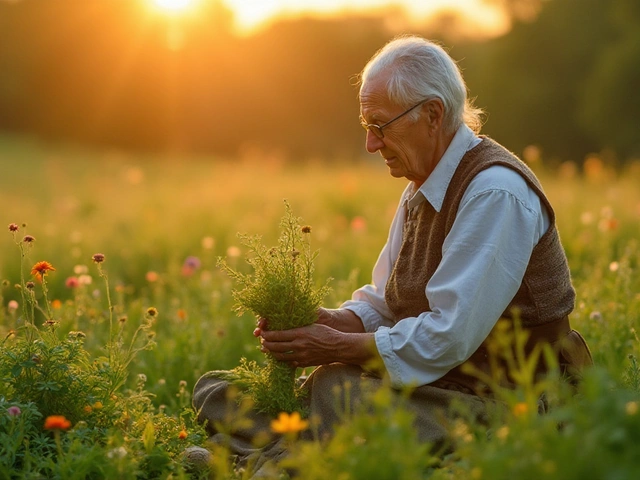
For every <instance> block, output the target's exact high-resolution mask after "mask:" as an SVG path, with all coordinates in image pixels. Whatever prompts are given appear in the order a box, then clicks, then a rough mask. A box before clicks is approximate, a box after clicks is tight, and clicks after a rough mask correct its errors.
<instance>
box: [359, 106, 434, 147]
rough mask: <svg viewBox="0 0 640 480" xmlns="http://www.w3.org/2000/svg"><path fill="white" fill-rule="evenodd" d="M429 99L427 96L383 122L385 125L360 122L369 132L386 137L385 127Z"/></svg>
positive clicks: (379, 136)
mask: <svg viewBox="0 0 640 480" xmlns="http://www.w3.org/2000/svg"><path fill="white" fill-rule="evenodd" d="M427 100H430V99H429V98H425V99H424V100H422V101H421V102H420V103H416V104H415V105H414V106H413V107H411V108H410V109H409V110H407V111H405V112H402V113H401V114H400V115H398V116H397V117H395V118H392V119H391V120H389V121H388V122H387V123H385V124H383V125H376V124H375V123H366V122H364V121H361V122H360V125H362V128H364V129H365V130H366V131H367V132H369V131H371V132H373V134H374V135H375V136H376V137H378V138H384V132H383V131H382V129H383V128H385V127H388V126H389V125H391V124H392V123H393V122H395V121H396V120H398V119H400V118H402V117H404V116H405V115H406V114H407V113H409V112H410V111H411V110H413V109H414V108H418V107H419V106H420V105H422V104H423V103H424V102H426V101H427Z"/></svg>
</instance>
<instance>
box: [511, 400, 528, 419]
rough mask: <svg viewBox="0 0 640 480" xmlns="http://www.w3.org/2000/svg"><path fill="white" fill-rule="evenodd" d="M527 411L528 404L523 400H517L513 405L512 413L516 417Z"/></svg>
mask: <svg viewBox="0 0 640 480" xmlns="http://www.w3.org/2000/svg"><path fill="white" fill-rule="evenodd" d="M528 411H529V405H527V404H526V403H525V402H518V403H516V404H515V405H514V406H513V414H514V415H515V416H516V417H521V416H523V415H525V414H526V413H527V412H528Z"/></svg>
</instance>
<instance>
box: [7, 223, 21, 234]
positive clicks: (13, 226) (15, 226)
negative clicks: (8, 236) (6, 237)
mask: <svg viewBox="0 0 640 480" xmlns="http://www.w3.org/2000/svg"><path fill="white" fill-rule="evenodd" d="M18 228H19V227H18V224H17V223H10V224H9V231H10V232H17V231H18Z"/></svg>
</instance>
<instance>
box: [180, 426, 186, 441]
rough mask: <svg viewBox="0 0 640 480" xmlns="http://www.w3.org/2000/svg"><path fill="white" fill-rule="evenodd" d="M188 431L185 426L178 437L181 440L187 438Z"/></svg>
mask: <svg viewBox="0 0 640 480" xmlns="http://www.w3.org/2000/svg"><path fill="white" fill-rule="evenodd" d="M187 435H188V434H187V431H186V430H185V429H184V428H183V429H182V430H180V433H179V434H178V438H179V439H180V440H184V439H185V438H187Z"/></svg>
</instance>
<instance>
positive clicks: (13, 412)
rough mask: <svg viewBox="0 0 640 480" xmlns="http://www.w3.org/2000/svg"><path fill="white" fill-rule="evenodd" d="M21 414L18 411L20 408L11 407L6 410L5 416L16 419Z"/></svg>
mask: <svg viewBox="0 0 640 480" xmlns="http://www.w3.org/2000/svg"><path fill="white" fill-rule="evenodd" d="M21 413H22V411H21V410H20V407H16V406H15V405H14V406H13V407H9V408H7V414H8V415H9V416H10V417H17V416H18V415H20V414H21Z"/></svg>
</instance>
